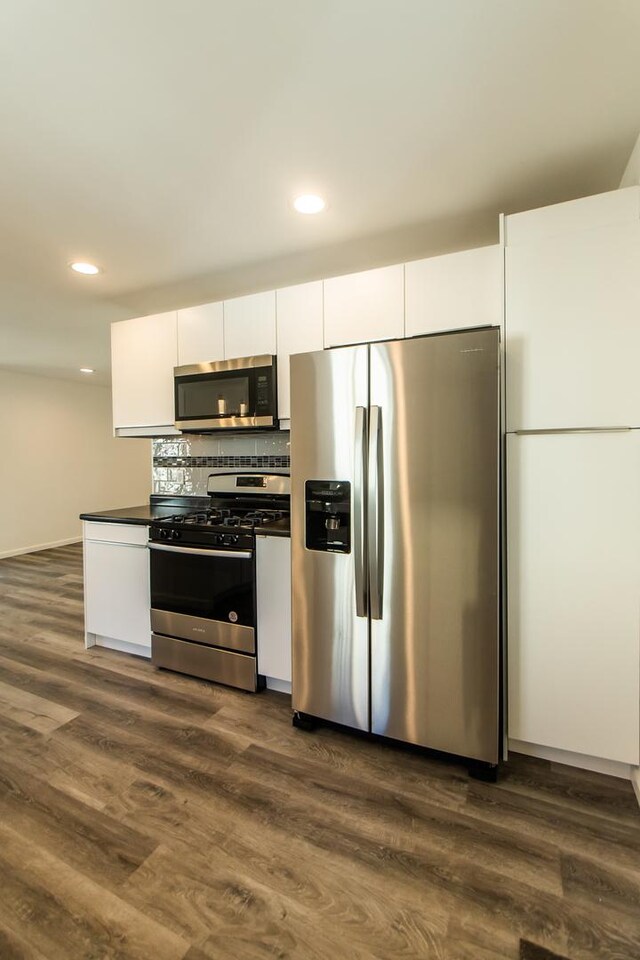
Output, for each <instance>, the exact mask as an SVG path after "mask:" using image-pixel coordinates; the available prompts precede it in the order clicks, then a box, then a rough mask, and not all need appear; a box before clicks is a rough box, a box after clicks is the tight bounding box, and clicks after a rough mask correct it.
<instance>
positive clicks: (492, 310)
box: [405, 245, 503, 337]
mask: <svg viewBox="0 0 640 960" xmlns="http://www.w3.org/2000/svg"><path fill="white" fill-rule="evenodd" d="M502 263H503V251H502V247H501V246H499V245H496V246H492V247H480V248H479V249H477V250H464V251H462V253H451V254H447V255H446V256H444V257H430V258H429V259H428V260H414V261H413V262H412V263H406V264H405V296H406V317H405V336H407V337H415V336H419V335H420V334H425V333H439V332H441V331H444V330H460V329H464V328H466V327H486V326H499V325H500V324H501V323H502V301H503V269H502Z"/></svg>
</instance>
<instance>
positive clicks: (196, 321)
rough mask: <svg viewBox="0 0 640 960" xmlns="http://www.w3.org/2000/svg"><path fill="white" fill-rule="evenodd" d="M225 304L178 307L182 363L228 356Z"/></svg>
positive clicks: (179, 344) (179, 359)
mask: <svg viewBox="0 0 640 960" xmlns="http://www.w3.org/2000/svg"><path fill="white" fill-rule="evenodd" d="M222 316H223V308H222V303H221V302H220V303H204V304H202V306H199V307H189V308H188V309H186V310H178V364H179V365H182V364H186V363H206V362H208V361H211V360H223V359H224V334H223V326H222V324H223V319H222Z"/></svg>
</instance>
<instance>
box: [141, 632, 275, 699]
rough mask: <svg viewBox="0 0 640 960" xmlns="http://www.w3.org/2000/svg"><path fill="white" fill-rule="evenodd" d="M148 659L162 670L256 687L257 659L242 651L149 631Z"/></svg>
mask: <svg viewBox="0 0 640 960" xmlns="http://www.w3.org/2000/svg"><path fill="white" fill-rule="evenodd" d="M151 662H152V663H153V664H154V666H156V667H163V668H164V669H165V670H175V671H177V672H178V673H188V674H190V675H191V676H193V677H201V678H202V679H203V680H213V681H215V682H216V683H226V684H227V685H228V686H230V687H238V688H239V689H240V690H251V691H253V692H255V691H256V690H257V689H258V674H257V669H256V658H255V657H249V656H246V655H245V654H242V653H231V651H229V650H216V649H215V648H214V647H207V646H203V645H201V644H198V643H189V642H188V641H187V640H174V638H173V637H161V636H158V634H156V633H152V634H151Z"/></svg>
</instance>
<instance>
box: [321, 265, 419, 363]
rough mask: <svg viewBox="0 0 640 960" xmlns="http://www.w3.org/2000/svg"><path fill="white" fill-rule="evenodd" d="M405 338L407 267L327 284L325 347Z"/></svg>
mask: <svg viewBox="0 0 640 960" xmlns="http://www.w3.org/2000/svg"><path fill="white" fill-rule="evenodd" d="M401 337H404V264H402V263H399V264H396V265H395V266H393V267H382V269H380V270H367V271H366V272H365V273H352V274H350V275H349V276H346V277H333V278H332V279H331V280H325V281H324V345H325V347H337V346H342V345H343V344H348V343H367V342H369V341H370V340H397V339H400V338H401Z"/></svg>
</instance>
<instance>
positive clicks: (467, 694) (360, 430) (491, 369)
mask: <svg viewBox="0 0 640 960" xmlns="http://www.w3.org/2000/svg"><path fill="white" fill-rule="evenodd" d="M291 410H292V414H291V508H292V516H291V537H292V573H293V595H292V601H293V684H292V696H293V708H294V711H295V714H294V722H297V723H298V724H302V723H304V722H308V721H309V720H311V719H312V718H313V719H324V720H330V721H335V722H337V723H340V724H345V725H347V726H349V727H353V728H356V729H358V730H365V731H370V732H372V733H374V734H380V735H382V736H385V737H391V738H395V739H397V740H402V741H406V742H408V743H413V744H420V745H422V746H425V747H430V748H432V749H435V750H439V751H444V752H447V753H452V754H457V755H460V756H463V757H467V758H470V759H471V760H474V761H480V763H481V764H488V765H495V764H496V763H497V762H498V759H499V702H500V695H499V691H500V684H499V671H500V656H499V622H500V620H499V602H500V601H499V593H500V591H499V584H500V579H499V516H500V511H499V498H500V431H499V423H500V388H499V332H498V329H497V328H487V329H480V330H469V331H464V332H459V333H450V334H441V335H434V336H428V337H419V338H414V339H409V340H399V341H392V342H382V343H373V344H364V345H359V346H353V347H340V348H336V349H331V350H324V351H320V352H317V353H306V354H298V355H296V356H293V357H292V358H291Z"/></svg>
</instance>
